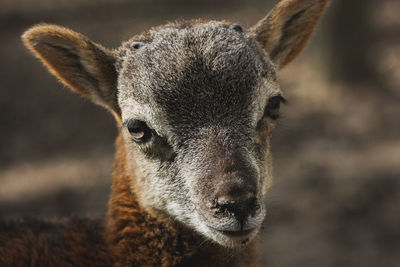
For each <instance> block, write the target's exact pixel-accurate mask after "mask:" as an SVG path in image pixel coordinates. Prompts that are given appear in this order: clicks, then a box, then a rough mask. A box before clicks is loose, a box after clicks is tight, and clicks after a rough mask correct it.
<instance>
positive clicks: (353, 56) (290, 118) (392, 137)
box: [0, 0, 400, 267]
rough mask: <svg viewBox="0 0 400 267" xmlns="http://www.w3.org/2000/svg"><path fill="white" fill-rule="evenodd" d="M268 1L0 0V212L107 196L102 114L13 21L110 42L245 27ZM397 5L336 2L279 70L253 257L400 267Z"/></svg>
mask: <svg viewBox="0 0 400 267" xmlns="http://www.w3.org/2000/svg"><path fill="white" fill-rule="evenodd" d="M276 2H277V1H275V0H274V1H272V0H262V1H261V0H246V1H244V0H241V1H239V0H230V1H223V0H201V1H200V0H190V1H189V0H114V1H107V0H96V1H95V0H36V1H32V0H2V1H1V2H0V40H1V42H0V48H1V49H0V59H1V64H0V127H1V128H0V147H1V150H0V219H2V220H4V219H12V218H17V217H26V216H37V217H54V216H74V215H76V216H102V215H103V214H104V212H105V211H106V207H107V200H108V195H109V192H110V177H111V164H112V160H113V142H114V139H115V137H116V135H117V129H116V127H115V123H114V121H113V118H112V116H111V115H110V114H108V113H107V112H106V111H104V110H103V109H102V108H100V107H97V106H95V105H93V104H91V103H89V101H87V100H84V99H82V98H81V97H79V96H77V95H74V94H73V93H71V92H70V91H69V90H68V89H67V88H65V87H64V86H62V85H61V84H60V83H59V82H57V81H56V79H55V78H54V77H52V76H51V75H49V74H48V73H47V71H46V70H45V68H44V67H42V66H41V64H40V63H39V62H38V60H36V59H35V58H34V57H32V56H31V55H30V54H29V53H28V51H27V50H26V49H25V48H24V47H23V45H22V43H21V40H20V35H21V34H22V33H23V31H24V30H26V29H27V28H28V27H30V26H31V25H33V24H36V23H40V22H48V23H56V24H61V25H64V26H67V27H70V28H72V29H74V30H76V31H79V32H82V33H84V34H86V35H87V36H89V37H90V38H91V39H92V40H94V41H96V42H99V43H101V44H103V45H105V46H106V47H110V48H115V47H117V46H118V45H119V43H120V41H122V40H126V39H128V38H129V37H130V36H132V35H133V34H136V33H139V32H141V31H143V30H145V29H147V28H149V27H151V26H154V25H159V24H163V23H165V22H168V21H173V20H176V19H188V18H211V19H227V20H230V21H232V22H237V23H240V24H241V25H243V26H244V27H249V26H251V25H252V24H253V23H255V22H256V21H257V20H259V19H261V18H262V17H263V16H264V15H265V14H266V13H267V11H268V10H269V8H271V7H272V6H273V4H275V3H276ZM399 14H400V2H399V1H398V0H369V1H364V0H352V1H345V0H334V1H332V4H331V7H330V8H329V10H328V12H327V15H326V16H325V17H324V18H323V20H322V23H321V24H320V25H319V27H318V29H317V31H316V34H315V35H314V37H313V39H312V41H311V42H310V44H309V46H308V47H307V49H306V50H305V51H304V53H303V54H302V55H301V56H300V57H299V58H297V59H296V60H295V61H294V62H293V63H292V64H291V65H290V66H288V67H287V68H286V69H284V70H283V71H282V72H281V74H280V80H281V84H282V88H283V89H284V90H285V93H286V98H287V99H288V100H289V104H287V105H285V106H284V107H283V108H282V110H283V118H282V119H281V121H280V125H279V127H278V130H277V131H276V132H275V135H274V137H273V141H272V145H273V147H272V149H273V154H274V159H275V176H276V178H275V181H274V186H273V187H272V189H271V191H270V192H269V197H268V203H267V205H268V212H269V213H268V216H267V220H266V222H265V225H264V228H263V231H262V240H263V242H262V251H263V253H262V260H263V266H272V267H277V266H279V267H284V266H285V267H289V266H290V267H292V266H307V267H313V266H315V267H321V266H332V267H333V266H360V267H361V266H362V267H369V266H371V267H372V266H386V267H390V266H400V138H399V135H400V105H399V99H400V15H399Z"/></svg>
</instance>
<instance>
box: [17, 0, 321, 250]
mask: <svg viewBox="0 0 400 267" xmlns="http://www.w3.org/2000/svg"><path fill="white" fill-rule="evenodd" d="M326 4H327V0H283V1H281V2H280V3H279V4H278V5H277V6H276V7H275V8H274V9H273V10H272V11H271V12H270V13H269V14H268V15H267V16H266V17H265V18H264V19H262V20H261V21H259V22H258V23H257V24H256V25H255V26H253V27H252V28H250V29H249V30H247V31H245V30H243V29H242V28H241V27H240V26H239V25H236V24H232V23H228V22H216V21H187V22H182V23H175V24H168V25H165V26H161V27H158V28H153V29H151V30H149V31H147V32H145V33H144V34H142V35H139V36H135V37H133V38H132V39H131V40H129V41H128V42H126V43H124V44H122V46H121V47H120V48H118V49H117V50H108V49H106V48H104V47H102V46H100V45H98V44H96V43H94V42H92V41H90V40H89V39H88V38H87V37H85V36H83V35H81V34H79V33H76V32H73V31H71V30H69V29H66V28H63V27H60V26H55V25H38V26H35V27H33V28H32V29H30V30H28V31H27V32H26V33H25V34H24V35H23V39H24V42H25V44H26V45H27V47H28V48H29V49H31V50H32V51H33V52H34V53H35V55H36V56H37V57H38V58H39V59H41V60H42V61H43V63H44V64H45V65H46V66H47V67H48V68H49V70H50V71H51V72H52V73H53V74H54V75H55V76H57V77H58V78H59V79H60V80H61V81H62V82H63V83H64V84H66V85H68V86H69V87H70V88H71V89H72V90H74V91H75V92H78V93H80V94H82V95H84V96H85V97H87V98H89V99H91V100H92V101H94V102H95V103H97V104H100V105H102V106H104V107H106V108H107V109H108V110H110V111H111V112H112V113H113V114H114V115H115V118H116V120H117V122H118V124H119V126H120V128H121V134H122V135H123V138H124V144H125V146H126V151H128V156H127V157H128V158H127V159H126V161H127V162H128V166H127V168H128V170H127V171H128V173H129V174H131V184H130V186H131V190H132V192H134V193H135V195H136V196H137V197H138V201H139V203H140V205H141V206H142V207H144V208H146V209H148V210H150V211H152V212H157V213H158V214H160V213H161V214H164V215H167V216H168V217H170V218H173V220H176V221H179V222H180V223H182V224H184V225H186V226H188V227H189V228H191V229H193V230H194V231H196V232H198V233H200V234H202V235H203V236H204V237H205V238H207V239H210V240H214V241H215V242H217V243H219V244H221V245H223V246H225V247H235V246H241V245H242V244H246V243H247V242H248V241H249V240H251V239H252V238H253V237H254V236H255V235H256V234H257V232H258V230H259V228H260V225H261V223H262V221H263V219H264V217H265V214H266V208H265V202H264V198H265V194H266V192H267V188H268V187H269V185H270V183H271V180H272V166H271V156H270V152H269V146H270V137H271V134H272V131H273V129H274V127H275V122H276V119H277V117H278V116H279V106H280V103H281V102H282V101H284V98H283V97H282V92H281V90H280V88H279V85H278V83H277V79H276V71H278V70H279V69H281V68H282V67H284V66H285V65H286V64H287V63H289V62H290V61H291V60H292V59H293V58H294V57H295V56H296V55H297V54H298V53H299V52H300V51H301V50H302V48H303V47H304V45H305V43H306V42H307V40H308V39H309V37H310V35H311V33H312V31H313V29H314V27H315V25H316V23H317V21H318V20H319V18H320V16H321V14H322V12H323V10H324V8H325V6H326Z"/></svg>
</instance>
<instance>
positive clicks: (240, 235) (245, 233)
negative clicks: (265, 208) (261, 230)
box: [209, 226, 256, 239]
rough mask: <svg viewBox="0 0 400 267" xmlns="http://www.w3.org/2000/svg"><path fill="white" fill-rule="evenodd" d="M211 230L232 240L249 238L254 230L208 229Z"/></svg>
mask: <svg viewBox="0 0 400 267" xmlns="http://www.w3.org/2000/svg"><path fill="white" fill-rule="evenodd" d="M209 228H211V230H213V231H215V232H218V233H220V234H223V235H224V236H226V237H229V238H232V239H244V238H246V237H249V236H250V235H251V234H252V233H253V232H254V231H255V230H256V228H252V229H239V230H236V231H235V230H223V229H218V228H215V227H210V226H209Z"/></svg>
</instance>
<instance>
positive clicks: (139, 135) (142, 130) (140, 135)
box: [126, 120, 153, 143]
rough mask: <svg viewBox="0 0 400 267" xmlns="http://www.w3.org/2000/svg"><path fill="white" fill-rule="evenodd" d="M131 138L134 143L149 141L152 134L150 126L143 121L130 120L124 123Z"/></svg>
mask: <svg viewBox="0 0 400 267" xmlns="http://www.w3.org/2000/svg"><path fill="white" fill-rule="evenodd" d="M126 128H127V129H128V131H129V133H130V135H131V137H132V140H133V141H134V142H136V143H145V142H147V141H149V140H150V139H151V137H152V135H153V133H152V131H151V130H150V128H149V127H148V126H147V124H146V123H145V122H144V121H139V120H132V121H129V122H128V123H127V124H126Z"/></svg>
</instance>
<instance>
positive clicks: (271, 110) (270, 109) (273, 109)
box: [264, 95, 286, 120]
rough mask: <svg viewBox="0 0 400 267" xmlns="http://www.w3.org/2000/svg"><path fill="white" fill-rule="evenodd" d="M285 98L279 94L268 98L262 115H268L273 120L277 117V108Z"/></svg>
mask: <svg viewBox="0 0 400 267" xmlns="http://www.w3.org/2000/svg"><path fill="white" fill-rule="evenodd" d="M285 102H286V100H285V99H284V98H283V97H282V96H281V95H278V96H273V97H271V98H270V99H269V100H268V104H267V107H266V108H265V111H264V117H270V118H271V119H273V120H276V119H278V118H279V108H280V107H281V103H285Z"/></svg>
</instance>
